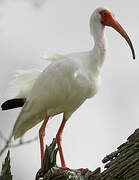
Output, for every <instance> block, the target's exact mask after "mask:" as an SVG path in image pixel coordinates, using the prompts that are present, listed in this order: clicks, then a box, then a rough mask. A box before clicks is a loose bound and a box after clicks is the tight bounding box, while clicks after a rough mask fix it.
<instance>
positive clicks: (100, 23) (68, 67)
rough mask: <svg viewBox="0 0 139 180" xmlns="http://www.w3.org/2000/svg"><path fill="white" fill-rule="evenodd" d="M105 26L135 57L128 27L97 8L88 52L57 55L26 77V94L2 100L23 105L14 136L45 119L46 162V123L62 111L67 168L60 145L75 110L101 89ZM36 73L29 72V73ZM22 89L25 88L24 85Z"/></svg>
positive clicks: (5, 106) (59, 134) (5, 105)
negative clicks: (30, 76)
mask: <svg viewBox="0 0 139 180" xmlns="http://www.w3.org/2000/svg"><path fill="white" fill-rule="evenodd" d="M105 26H111V27H112V28H114V29H115V30H116V31H118V32H119V33H120V34H121V35H122V36H123V37H124V39H125V40H126V41H127V43H128V44H129V46H130V48H131V51H132V55H133V59H135V52H134V48H133V46H132V43H131V40H130V38H129V36H128V35H127V33H126V32H125V30H124V29H123V28H122V27H121V25H120V24H119V23H118V22H117V20H116V19H115V17H114V15H113V14H112V13H111V12H110V11H109V10H107V9H105V8H98V9H96V10H95V11H94V12H93V14H92V16H91V18H90V31H91V35H92V36H93V38H94V42H95V43H94V48H93V49H92V50H89V51H87V52H77V53H71V54H67V55H64V56H59V58H58V59H61V60H59V61H54V62H53V63H51V64H50V65H49V66H48V67H46V69H45V70H44V71H43V72H40V73H38V75H37V76H35V77H34V76H32V78H31V82H32V83H31V85H30V82H29V81H28V79H26V81H27V82H28V83H29V84H28V87H27V88H25V89H28V91H27V93H25V95H24V96H23V95H21V96H20V95H19V96H17V97H15V99H10V100H8V101H6V102H5V103H3V104H2V110H7V109H12V108H16V107H21V106H23V108H22V110H21V112H20V114H19V116H18V118H17V120H16V123H15V125H14V128H13V136H14V138H15V139H17V138H19V137H21V136H22V135H23V134H24V133H25V132H27V131H28V130H29V129H31V128H32V127H34V126H35V125H36V124H38V123H39V122H41V121H42V120H44V121H43V123H42V126H41V128H40V130H39V137H40V149H41V163H43V158H44V135H45V127H46V124H47V122H48V120H49V118H50V117H52V116H55V115H57V114H60V113H63V120H62V123H61V126H60V128H59V130H58V132H57V134H56V138H57V143H58V147H59V153H60V159H61V166H62V168H66V163H65V160H64V155H63V151H62V146H61V140H62V133H63V129H64V126H65V124H66V122H67V120H68V119H69V118H70V116H71V115H72V113H73V112H75V111H76V110H77V109H78V108H79V107H80V105H81V104H82V103H83V102H84V101H85V100H86V99H88V98H91V97H93V96H94V95H95V94H96V93H97V91H98V88H99V80H100V71H101V67H102V65H103V62H104V59H105V53H106V42H105V36H104V29H105ZM33 74H34V73H30V75H33ZM33 79H34V80H33ZM24 80H25V79H24ZM24 83H26V82H23V85H24ZM26 85H27V83H26ZM22 91H24V86H23V90H22ZM21 94H24V93H21Z"/></svg>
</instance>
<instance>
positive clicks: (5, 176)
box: [0, 151, 12, 180]
mask: <svg viewBox="0 0 139 180" xmlns="http://www.w3.org/2000/svg"><path fill="white" fill-rule="evenodd" d="M0 180H12V175H11V166H10V151H8V153H7V156H6V158H5V162H4V163H3V164H2V170H1V175H0Z"/></svg>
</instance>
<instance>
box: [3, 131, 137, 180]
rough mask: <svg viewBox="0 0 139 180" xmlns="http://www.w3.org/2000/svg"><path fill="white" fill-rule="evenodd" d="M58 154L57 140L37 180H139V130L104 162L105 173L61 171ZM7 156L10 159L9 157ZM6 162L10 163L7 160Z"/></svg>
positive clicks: (47, 147)
mask: <svg viewBox="0 0 139 180" xmlns="http://www.w3.org/2000/svg"><path fill="white" fill-rule="evenodd" d="M57 152H58V148H57V147H56V139H54V140H53V142H52V143H51V144H50V145H49V146H47V145H46V150H45V158H44V162H43V167H42V168H41V169H40V170H39V171H38V172H37V174H36V178H35V180H139V129H136V131H135V132H134V133H133V134H132V135H131V136H129V137H128V139H127V141H126V142H125V143H123V144H122V145H120V146H119V147H118V148H117V150H116V151H114V152H113V153H111V154H109V155H107V156H106V157H105V158H104V159H103V160H102V162H103V163H106V165H105V170H104V171H103V172H101V169H100V167H99V168H97V169H96V170H94V171H90V170H88V169H84V170H82V171H78V170H74V169H68V170H66V171H64V170H60V169H59V168H58V166H57V164H56V156H57ZM7 156H8V159H9V155H7ZM6 162H7V163H9V161H6V160H5V163H6ZM5 167H8V166H5ZM7 169H10V168H7ZM5 172H7V173H8V171H5ZM2 174H3V173H2ZM1 177H2V175H1V176H0V178H1ZM0 180H5V179H0ZM6 180H11V179H6Z"/></svg>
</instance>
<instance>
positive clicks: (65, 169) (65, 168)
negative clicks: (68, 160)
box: [58, 166, 70, 171]
mask: <svg viewBox="0 0 139 180" xmlns="http://www.w3.org/2000/svg"><path fill="white" fill-rule="evenodd" d="M58 168H59V169H60V170H63V171H69V170H70V168H68V167H66V166H65V167H58Z"/></svg>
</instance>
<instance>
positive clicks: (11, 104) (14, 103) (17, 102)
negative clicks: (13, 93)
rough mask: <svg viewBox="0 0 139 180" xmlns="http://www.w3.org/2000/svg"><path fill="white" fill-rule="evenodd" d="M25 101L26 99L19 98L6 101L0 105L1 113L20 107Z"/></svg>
mask: <svg viewBox="0 0 139 180" xmlns="http://www.w3.org/2000/svg"><path fill="white" fill-rule="evenodd" d="M25 101H26V99H21V98H19V99H10V100H7V101H5V102H4V103H3V104H2V105H1V108H2V111H4V110H8V109H14V108H18V107H22V106H23V105H24V103H25Z"/></svg>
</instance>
